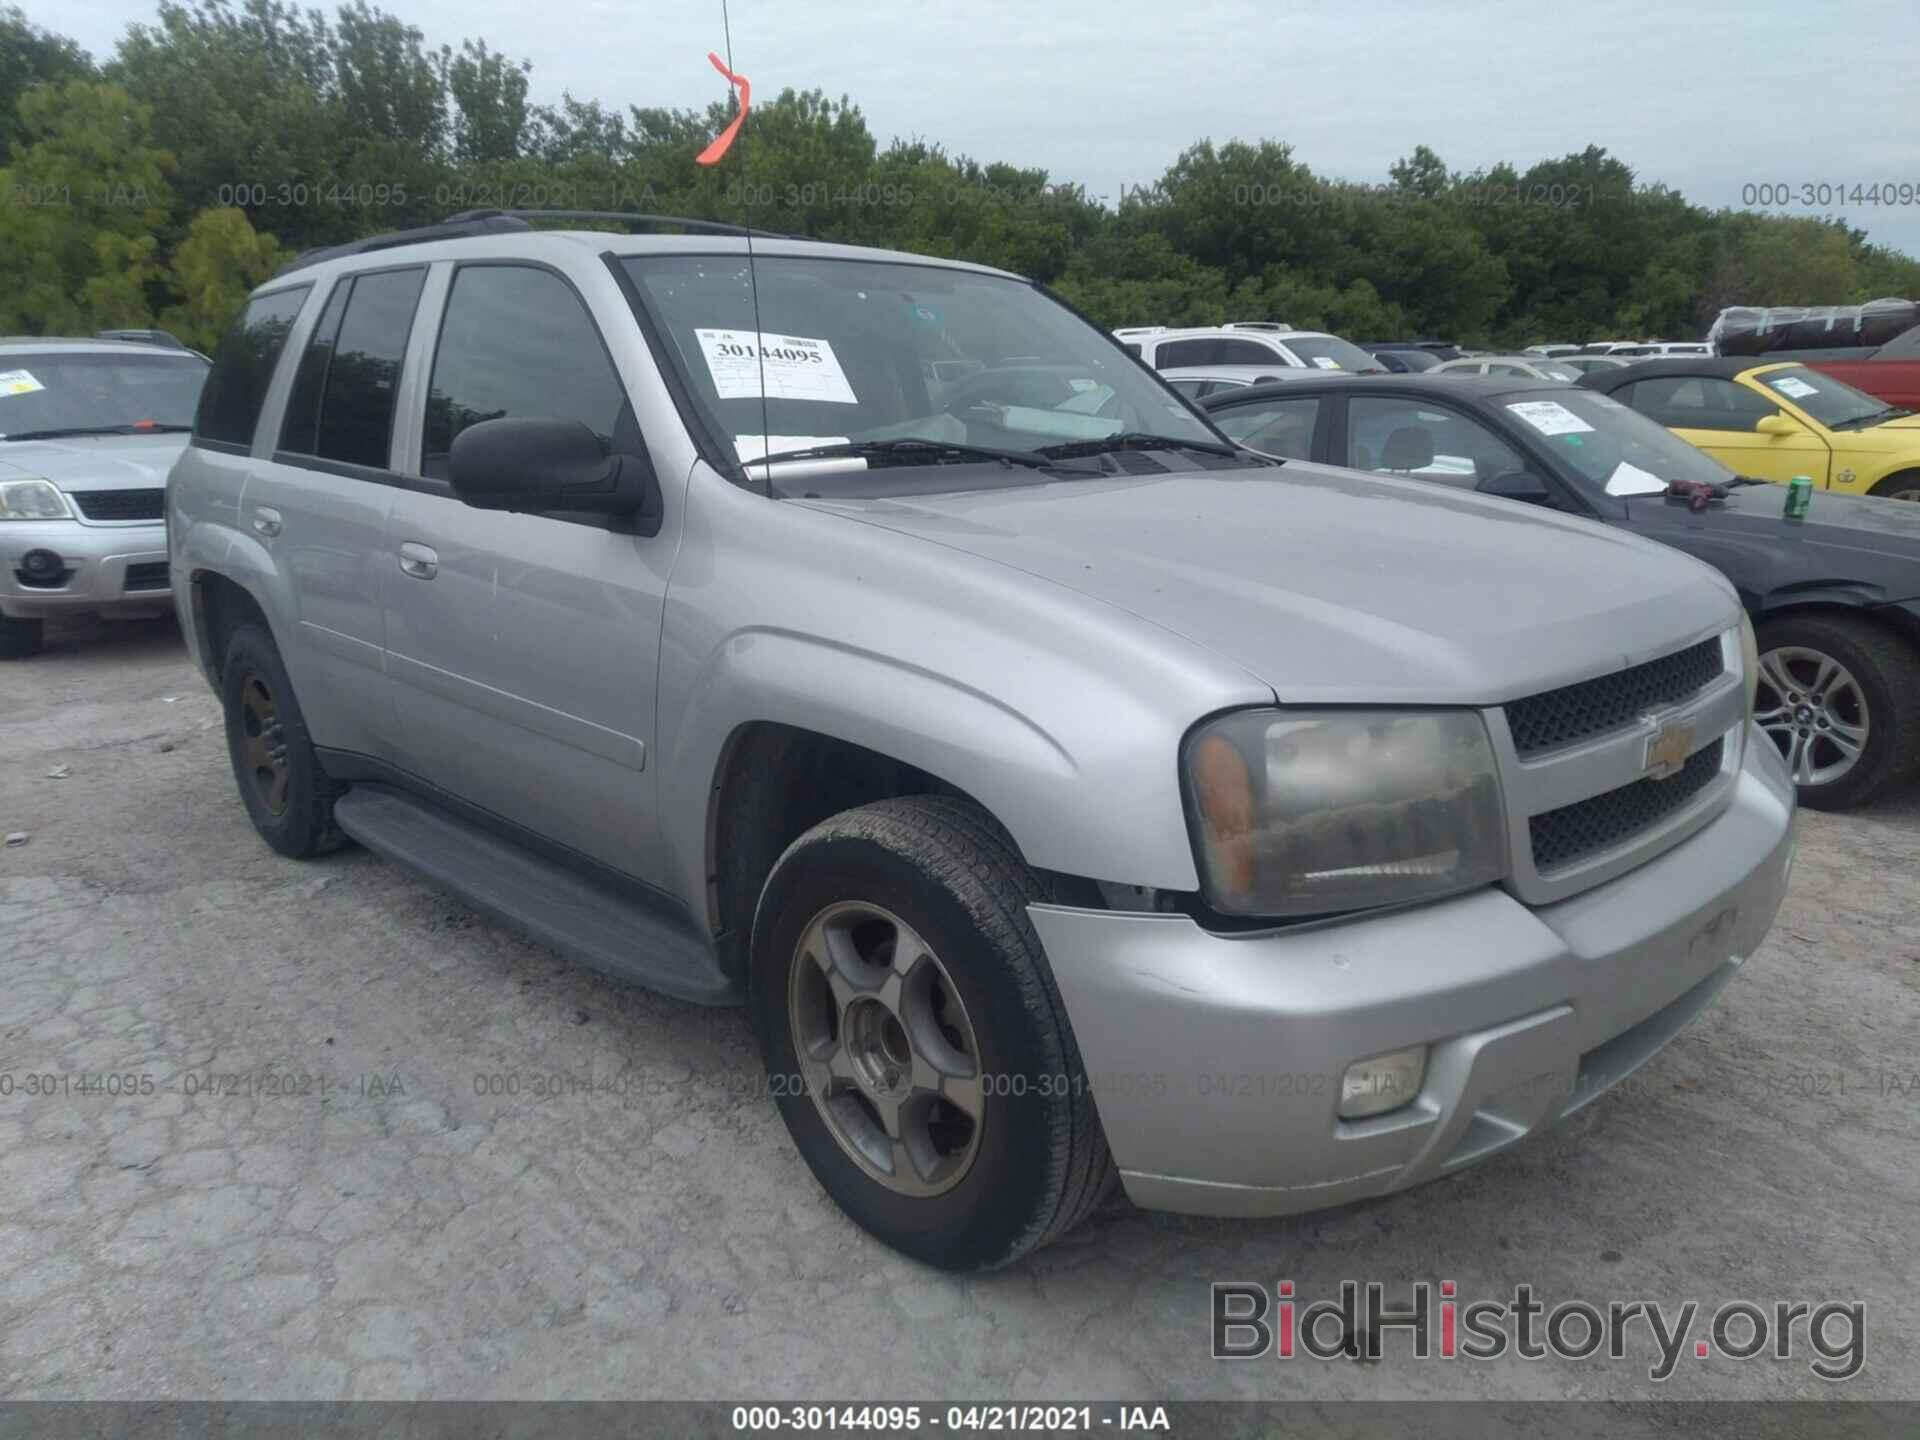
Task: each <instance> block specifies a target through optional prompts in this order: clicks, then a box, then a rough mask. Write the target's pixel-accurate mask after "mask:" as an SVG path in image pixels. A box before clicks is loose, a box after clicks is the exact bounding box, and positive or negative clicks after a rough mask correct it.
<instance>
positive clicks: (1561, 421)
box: [1507, 400, 1593, 435]
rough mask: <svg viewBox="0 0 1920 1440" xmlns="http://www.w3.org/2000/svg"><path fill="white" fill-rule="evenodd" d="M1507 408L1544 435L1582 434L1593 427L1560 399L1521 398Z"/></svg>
mask: <svg viewBox="0 0 1920 1440" xmlns="http://www.w3.org/2000/svg"><path fill="white" fill-rule="evenodd" d="M1507 409H1509V410H1511V411H1512V412H1513V413H1514V414H1516V415H1518V416H1519V417H1520V418H1521V419H1522V420H1524V421H1526V422H1527V424H1529V425H1531V426H1532V427H1533V428H1534V429H1536V430H1538V431H1539V432H1540V433H1541V434H1542V435H1582V434H1585V433H1587V432H1589V431H1591V430H1592V429H1593V426H1591V425H1589V424H1588V423H1587V422H1586V421H1584V420H1582V419H1581V418H1580V417H1579V416H1578V415H1576V414H1574V413H1573V412H1572V411H1571V410H1569V409H1567V407H1566V406H1564V405H1562V404H1561V403H1560V402H1559V401H1558V400H1521V401H1518V402H1516V403H1515V404H1512V405H1509V406H1507Z"/></svg>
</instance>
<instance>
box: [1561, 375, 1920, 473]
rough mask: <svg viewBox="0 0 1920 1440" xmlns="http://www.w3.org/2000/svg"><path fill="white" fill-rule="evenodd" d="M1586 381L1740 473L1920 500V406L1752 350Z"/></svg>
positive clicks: (1587, 384) (1592, 378)
mask: <svg viewBox="0 0 1920 1440" xmlns="http://www.w3.org/2000/svg"><path fill="white" fill-rule="evenodd" d="M1580 383H1581V384H1582V385H1583V386H1585V387H1587V388H1588V389H1592V390H1598V391H1600V392H1601V393H1602V394H1603V395H1611V396H1613V398H1614V399H1616V400H1618V401H1620V402H1621V403H1622V404H1624V405H1630V406H1632V407H1633V408H1634V409H1635V410H1638V411H1639V412H1640V413H1641V414H1642V415H1645V416H1648V417H1649V418H1651V419H1654V420H1658V421H1659V422H1660V423H1661V424H1662V425H1664V426H1666V427H1667V428H1668V429H1669V430H1671V431H1673V433H1674V434H1676V435H1678V436H1679V437H1680V438H1681V439H1683V440H1686V441H1688V442H1689V443H1691V444H1693V445H1697V446H1698V447H1699V448H1700V449H1702V450H1704V451H1706V452H1707V453H1708V454H1709V455H1711V456H1713V458H1714V459H1716V460H1718V461H1719V462H1720V463H1721V464H1723V465H1726V466H1728V467H1729V468H1731V469H1732V470H1733V471H1734V472H1735V473H1736V474H1740V475H1751V476H1752V477H1754V478H1755V479H1756V480H1778V481H1780V482H1781V483H1782V484H1784V483H1785V482H1786V481H1788V480H1791V479H1792V478H1793V477H1794V476H1796V475H1806V476H1809V477H1810V478H1811V479H1812V480H1813V484H1814V488H1815V489H1817V490H1840V491H1845V492H1846V493H1847V494H1850V495H1886V496H1892V497H1894V498H1897V499H1902V500H1920V415H1915V414H1914V413H1913V412H1912V411H1910V410H1902V409H1900V408H1899V407H1898V406H1895V405H1888V404H1887V403H1886V402H1885V401H1884V400H1876V399H1875V398H1874V397H1873V396H1871V395H1868V394H1865V393H1864V392H1862V391H1859V390H1856V389H1854V388H1853V387H1852V386H1851V385H1848V384H1845V383H1843V382H1841V381H1839V380H1836V379H1834V378H1833V377H1832V376H1831V375H1823V374H1821V373H1820V372H1819V371H1818V370H1809V369H1808V368H1807V367H1806V366H1805V365H1798V364H1793V363H1786V364H1781V363H1777V362H1776V363H1768V362H1765V361H1761V360H1756V359H1754V358H1753V357H1752V356H1745V357H1728V358H1725V359H1722V358H1719V357H1716V356H1695V357H1691V358H1687V359H1677V360H1648V361H1643V362H1642V363H1640V364H1637V365H1628V366H1625V367H1623V368H1617V369H1610V370H1601V371H1598V372H1596V373H1593V374H1589V375H1587V376H1585V377H1584V378H1583V379H1582V380H1581V381H1580Z"/></svg>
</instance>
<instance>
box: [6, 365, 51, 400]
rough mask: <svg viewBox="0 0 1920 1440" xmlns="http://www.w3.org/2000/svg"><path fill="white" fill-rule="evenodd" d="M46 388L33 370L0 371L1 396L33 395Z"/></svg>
mask: <svg viewBox="0 0 1920 1440" xmlns="http://www.w3.org/2000/svg"><path fill="white" fill-rule="evenodd" d="M46 388H47V387H46V386H44V385H42V384H41V383H40V382H39V381H38V380H36V379H34V378H33V372H32V371H31V370H0V395H31V394H32V393H33V392H34V391H36V390H44V389H46Z"/></svg>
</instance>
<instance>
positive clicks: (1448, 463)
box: [1346, 395, 1526, 489]
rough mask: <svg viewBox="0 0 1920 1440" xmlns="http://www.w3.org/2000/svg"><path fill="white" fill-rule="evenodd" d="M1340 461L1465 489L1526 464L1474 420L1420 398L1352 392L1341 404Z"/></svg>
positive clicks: (1521, 468)
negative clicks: (1343, 441)
mask: <svg viewBox="0 0 1920 1440" xmlns="http://www.w3.org/2000/svg"><path fill="white" fill-rule="evenodd" d="M1346 463H1347V464H1348V465H1350V466H1352V467H1353V468H1354V469H1356V470H1382V471H1390V472H1392V473H1394V474H1400V475H1413V476H1417V477H1418V478H1420V479H1422V480H1438V481H1440V482H1442V483H1443V484H1449V485H1460V486H1464V487H1466V488H1468V489H1471V488H1473V487H1474V486H1475V485H1478V484H1479V483H1480V482H1481V481H1483V480H1491V479H1493V478H1494V477H1495V476H1496V475H1505V474H1509V473H1511V472H1513V471H1515V470H1524V469H1526V462H1525V461H1524V460H1522V459H1521V458H1520V455H1519V453H1518V452H1517V451H1516V450H1514V448H1513V447H1512V446H1511V445H1509V444H1507V442H1506V441H1504V440H1502V439H1501V438H1500V437H1499V436H1498V435H1496V434H1494V433H1493V431H1491V430H1489V429H1488V428H1487V427H1486V426H1485V425H1482V424H1481V423H1480V422H1479V421H1477V420H1469V419H1468V418H1467V417H1466V416H1464V415H1462V414H1461V413H1460V412H1458V411H1457V410H1447V409H1442V408H1440V407H1438V406H1435V405H1431V404H1429V403H1427V402H1425V401H1422V400H1417V399H1412V398H1401V397H1399V396H1394V397H1391V398H1389V397H1386V396H1378V395H1356V396H1355V397H1354V398H1353V399H1352V400H1351V401H1349V402H1348V404H1347V458H1346Z"/></svg>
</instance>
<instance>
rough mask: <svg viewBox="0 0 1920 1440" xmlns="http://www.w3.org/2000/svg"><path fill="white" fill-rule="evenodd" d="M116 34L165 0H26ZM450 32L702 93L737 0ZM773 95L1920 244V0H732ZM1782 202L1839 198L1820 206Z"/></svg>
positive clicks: (1005, 151) (1052, 145) (437, 11)
mask: <svg viewBox="0 0 1920 1440" xmlns="http://www.w3.org/2000/svg"><path fill="white" fill-rule="evenodd" d="M22 3H23V5H24V8H25V9H26V11H27V13H28V14H29V15H30V16H31V17H32V18H33V19H34V20H36V21H37V22H38V23H40V24H41V25H44V26H46V27H48V28H50V29H54V30H58V31H61V32H63V33H65V34H68V35H71V36H73V37H74V38H75V39H76V40H78V41H79V42H80V43H81V44H82V45H84V46H85V47H86V48H87V49H88V50H90V51H92V52H93V54H94V56H95V58H96V59H105V58H107V57H108V56H109V55H111V53H112V51H113V48H114V44H115V42H116V40H117V39H118V37H119V36H120V34H121V33H122V32H123V31H124V30H125V28H126V26H127V25H128V24H129V23H131V22H134V21H139V20H147V19H150V18H151V17H152V16H153V15H154V13H155V10H156V6H155V4H154V3H153V0H84V3H83V4H81V5H78V6H76V5H73V4H71V3H61V4H58V5H56V4H52V3H49V0H22ZM383 8H385V9H388V10H390V11H392V12H393V13H395V14H398V15H399V16H401V17H402V18H403V19H405V20H407V21H409V22H410V23H412V24H414V25H417V26H419V27H420V29H421V30H422V31H424V32H425V34H426V38H427V40H428V42H429V43H430V44H432V45H436V46H437V45H440V44H442V43H452V44H457V43H458V42H459V40H460V39H461V38H463V37H466V36H476V37H479V38H483V39H485V40H486V41H487V43H488V44H489V45H491V46H492V47H493V48H495V49H497V50H501V51H504V52H505V53H506V54H508V55H510V56H513V57H515V58H520V59H526V60H530V61H532V62H533V73H532V77H531V81H532V89H533V95H534V98H535V99H536V100H543V101H544V100H553V99H556V98H558V96H559V94H560V92H561V91H562V90H563V89H565V90H571V91H572V92H573V93H574V94H575V95H576V96H578V97H581V98H588V97H592V98H597V99H599V100H601V101H603V102H607V103H610V104H612V105H615V106H625V105H628V104H639V105H665V106H704V105H706V104H707V103H708V102H710V101H713V100H717V99H721V98H723V97H724V95H725V93H726V91H725V86H724V84H723V83H722V82H721V80H720V77H719V76H717V75H716V74H714V72H713V71H712V70H711V69H710V68H709V67H708V65H707V63H706V59H705V55H706V52H707V51H708V50H709V49H713V50H720V51H722V53H724V40H723V33H722V29H721V7H720V0H684V3H679V4H661V3H658V0H539V3H535V4H528V3H526V0H384V4H383ZM731 8H732V27H733V56H734V62H735V65H736V67H737V68H738V69H739V70H740V71H741V72H742V73H744V74H745V75H747V76H748V77H749V78H750V79H751V80H752V82H753V86H754V89H755V91H756V93H758V94H760V95H762V96H768V97H770V96H773V95H776V94H778V93H779V92H780V91H781V90H782V89H783V88H785V87H787V86H793V87H795V88H798V89H810V88H814V87H818V88H820V89H822V90H825V91H826V92H827V93H828V94H829V95H833V96H838V95H840V94H842V93H844V94H846V95H848V96H849V97H851V98H852V99H853V100H854V101H855V102H856V103H858V104H859V105H860V106H861V108H862V109H863V110H864V111H865V113H866V117H867V123H868V125H869V126H870V127H871V129H872V130H873V132H874V134H875V135H876V137H878V139H879V140H880V142H881V143H882V144H883V145H884V144H885V143H886V141H887V140H889V139H890V138H892V137H894V136H905V137H918V138H923V139H926V140H930V141H937V142H939V143H940V144H942V145H944V146H945V147H946V148H947V150H948V151H949V152H950V153H955V154H966V155H971V156H973V157H975V158H976V159H981V160H1006V161H1010V162H1013V163H1016V164H1021V165H1031V166H1040V167H1043V168H1045V169H1046V170H1048V171H1049V172H1051V174H1052V176H1053V178H1054V179H1056V180H1073V181H1079V182H1081V183H1083V184H1085V185H1086V186H1087V187H1088V189H1089V191H1090V192H1091V193H1092V194H1094V195H1097V196H1104V197H1106V199H1107V202H1108V203H1109V204H1112V203H1114V202H1115V201H1117V199H1118V197H1119V195H1120V194H1121V192H1122V189H1123V187H1131V186H1134V185H1145V184H1148V183H1151V181H1152V180H1153V179H1154V178H1155V177H1156V176H1158V175H1159V174H1160V173H1161V172H1162V171H1163V170H1164V169H1165V168H1166V166H1167V164H1168V163H1169V162H1170V161H1171V160H1172V159H1173V158H1174V156H1175V155H1177V154H1178V153H1179V152H1180V150H1181V149H1182V148H1183V147H1185V146H1186V145H1188V144H1190V143H1191V142H1193V141H1195V140H1198V139H1201V138H1206V137H1210V138H1212V139H1213V140H1215V141H1224V140H1227V139H1230V138H1234V137H1240V138H1243V139H1248V140H1253V139H1260V138H1269V139H1274V140H1282V141H1285V142H1287V143H1288V144H1290V145H1292V146H1293V148H1294V153H1295V156H1296V158H1298V159H1300V160H1302V161H1304V162H1305V163H1306V164H1308V165H1310V166H1311V167H1312V168H1313V169H1314V171H1315V172H1316V173H1318V174H1321V175H1327V176H1335V177H1339V178H1343V179H1349V180H1366V181H1380V180H1384V179H1385V178H1386V171H1387V167H1388V166H1389V165H1390V164H1392V162H1393V161H1394V160H1395V159H1397V158H1399V157H1400V156H1403V155H1405V154H1407V153H1408V152H1409V151H1411V150H1412V149H1413V147H1414V146H1415V145H1416V144H1421V143H1425V144H1427V145H1429V146H1431V147H1432V148H1433V149H1434V150H1436V151H1437V152H1439V154H1440V156H1441V158H1442V159H1443V160H1445V161H1446V163H1447V165H1448V166H1449V168H1452V169H1456V170H1472V169H1475V168H1477V167H1479V166H1482V165H1491V164H1494V163H1496V162H1499V161H1502V160H1509V161H1512V162H1514V163H1515V164H1517V165H1518V166H1520V167H1521V168H1525V166H1527V165H1528V164H1530V163H1532V162H1533V161H1535V160H1538V159H1542V158H1545V157H1549V156H1559V155H1564V154H1567V153H1569V152H1571V151H1576V150H1579V149H1582V148H1584V147H1585V146H1586V145H1588V144H1589V143H1592V144H1598V145H1603V146H1605V147H1606V148H1607V149H1608V150H1610V151H1611V152H1613V153H1614V154H1615V155H1617V156H1619V157H1620V158H1622V159H1623V160H1625V161H1626V162H1627V163H1628V164H1629V165H1631V166H1632V167H1633V169H1634V170H1635V172H1636V173H1637V174H1638V175H1639V177H1640V178H1641V179H1642V180H1643V181H1653V180H1660V181H1664V182H1666V183H1667V184H1669V185H1672V186H1674V187H1675V188H1677V189H1679V190H1680V191H1682V192H1683V193H1684V194H1685V195H1686V196H1687V198H1688V199H1690V200H1693V201H1695V202H1697V203H1701V204H1707V205H1712V206H1720V205H1731V206H1736V207H1737V206H1739V205H1740V204H1741V202H1742V192H1743V187H1746V186H1749V185H1757V184H1763V183H1766V184H1780V185H1785V186H1787V187H1789V188H1790V190H1791V191H1793V192H1795V193H1796V195H1797V192H1798V190H1799V187H1801V186H1802V185H1820V184H1826V185H1828V186H1840V185H1844V186H1846V187H1847V188H1848V189H1851V188H1852V187H1853V186H1854V185H1856V184H1858V185H1863V186H1864V185H1871V184H1873V183H1875V182H1880V183H1881V184H1882V185H1883V187H1884V186H1885V184H1886V183H1887V182H1894V183H1895V184H1899V183H1904V184H1906V185H1907V186H1908V189H1909V195H1910V200H1911V201H1913V202H1914V203H1909V204H1907V205H1906V206H1904V207H1903V206H1900V205H1897V204H1881V205H1879V206H1877V207H1872V208H1845V209H1842V208H1841V207H1837V206H1836V207H1834V209H1835V210H1836V212H1837V213H1841V214H1844V215H1845V217H1846V218H1847V219H1848V220H1849V221H1850V222H1851V223H1853V224H1855V225H1857V226H1860V227H1862V228H1863V229H1865V230H1866V231H1867V233H1868V234H1869V235H1870V236H1872V238H1873V239H1875V240H1877V241H1879V242H1881V243H1884V244H1889V245H1893V246H1896V247H1898V248H1899V249H1902V250H1905V251H1906V252H1907V253H1909V254H1912V255H1916V256H1920V194H1914V193H1913V192H1915V191H1916V190H1920V84H1916V83H1915V76H1916V74H1917V73H1920V7H1917V6H1916V5H1915V3H1914V0H1848V3H1847V4H1845V5H1831V6H1829V5H1812V4H1808V3H1806V0H1678V3H1675V0H1667V3H1635V0H1617V3H1610V4H1584V5H1567V4H1563V3H1541V0H1524V3H1511V0H1361V3H1352V0H1348V3H1320V0H1315V3H1287V0H1214V3H1207V0H1197V3H1195V0H1188V3H1168V0H1102V3H1082V0H1025V3H1018V4H1016V3H1013V0H942V3H931V0H894V3H876V0H731ZM1785 213H1789V214H1797V215H1818V214H1821V213H1823V211H1822V210H1821V209H1820V208H1819V207H1818V206H1815V207H1814V208H1811V209H1809V208H1806V207H1803V206H1800V205H1798V204H1794V205H1790V206H1788V207H1786V211H1785Z"/></svg>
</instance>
